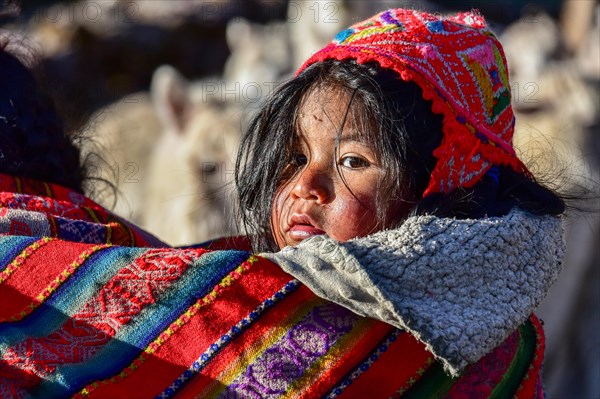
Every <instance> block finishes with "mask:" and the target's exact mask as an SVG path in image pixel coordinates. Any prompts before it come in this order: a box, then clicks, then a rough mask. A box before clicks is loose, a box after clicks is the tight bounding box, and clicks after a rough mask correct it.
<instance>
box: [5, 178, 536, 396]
mask: <svg viewBox="0 0 600 399" xmlns="http://www.w3.org/2000/svg"><path fill="white" fill-rule="evenodd" d="M543 348H544V345H543V334H542V331H541V327H540V325H539V323H538V321H537V319H535V317H532V318H531V319H530V320H529V321H528V322H527V323H526V324H524V325H523V326H522V327H521V328H519V329H518V330H517V331H515V332H514V333H513V334H512V335H511V336H510V337H509V338H508V339H507V340H506V341H505V342H504V343H503V344H502V345H500V346H499V347H498V348H496V349H495V350H494V351H493V352H491V353H489V354H488V355H487V356H485V357H484V358H483V359H481V360H480V361H479V362H478V363H476V364H473V365H471V366H469V367H468V368H467V369H466V371H465V372H464V374H463V375H462V376H461V377H459V378H450V377H449V376H447V375H446V374H445V373H444V372H443V369H442V367H441V365H440V364H439V363H438V362H437V361H436V360H435V359H434V358H433V356H432V355H431V354H430V353H429V352H427V350H426V349H425V347H424V345H423V344H421V343H420V342H418V341H417V340H416V339H415V338H414V337H413V336H412V335H410V334H408V333H406V332H403V331H401V330H397V329H395V328H393V327H390V326H388V325H386V324H384V323H381V322H378V321H375V320H371V319H367V318H361V317H359V316H356V315H354V314H353V313H351V312H350V311H348V310H346V309H344V308H342V307H340V306H337V305H335V304H332V303H329V302H326V301H324V300H322V299H320V298H318V297H316V296H315V295H314V294H313V293H312V292H311V291H309V290H308V289H307V288H306V287H305V286H303V285H301V284H300V283H299V282H298V281H296V280H295V279H294V278H292V277H291V276H289V275H288V274H286V273H284V272H283V271H282V270H281V269H280V268H279V267H278V266H277V265H275V264H274V263H271V262H270V261H268V260H266V259H263V258H261V257H258V256H255V255H252V254H251V253H250V252H248V251H247V245H246V244H245V241H244V240H243V239H222V240H218V241H214V242H210V243H207V244H205V245H202V246H198V247H186V248H169V247H166V246H164V245H162V244H161V243H160V242H159V241H158V240H156V239H154V238H153V237H152V236H150V235H149V234H147V233H144V232H142V231H141V230H139V229H137V228H136V227H135V226H131V225H129V224H128V223H126V222H125V221H123V220H121V219H119V218H117V217H116V216H114V215H112V214H111V213H110V212H108V211H106V210H104V209H103V208H101V207H100V206H98V205H97V204H95V203H93V202H92V201H90V200H89V199H87V198H85V197H83V196H82V195H81V194H78V193H75V192H72V191H69V190H67V189H65V188H63V187H60V186H56V185H51V184H46V183H43V182H36V181H32V180H27V179H20V178H13V177H11V176H6V175H0V397H1V398H25V397H31V398H62V397H77V398H88V397H89V398H153V397H158V398H171V397H176V398H317V397H327V398H335V397H340V398H388V397H403V398H404V397H406V398H441V397H450V398H488V397H498V398H503V397H509V396H514V395H516V397H519V398H532V397H541V395H542V392H541V388H540V384H539V377H540V375H539V373H540V366H541V362H542V357H543Z"/></svg>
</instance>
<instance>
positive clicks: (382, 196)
mask: <svg viewBox="0 0 600 399" xmlns="http://www.w3.org/2000/svg"><path fill="white" fill-rule="evenodd" d="M316 87H319V88H323V87H324V88H327V89H329V88H331V89H341V90H346V91H347V92H348V93H349V94H350V98H351V100H350V102H349V103H348V104H346V105H345V106H346V107H347V109H350V107H355V109H356V110H358V112H359V113H361V114H362V117H360V118H359V119H360V120H361V123H362V124H364V125H365V126H364V127H363V129H361V131H362V132H363V133H364V134H365V139H366V140H367V142H368V143H369V144H370V145H371V146H372V147H373V149H374V150H375V152H376V153H377V154H378V156H379V161H380V162H381V165H382V166H383V169H384V170H385V171H386V176H385V178H384V186H382V187H381V192H380V193H378V194H379V195H378V196H377V198H376V200H377V201H376V203H377V204H378V206H377V209H376V211H377V215H378V217H379V218H380V221H381V220H383V217H384V215H385V214H386V211H387V206H388V205H389V204H390V203H391V200H392V199H400V200H402V201H403V202H409V203H412V204H413V206H412V210H411V211H410V214H411V215H422V214H431V215H437V216H443V217H456V218H480V217H484V216H501V215H504V214H506V213H507V212H508V211H509V210H510V209H511V208H512V207H514V206H520V207H522V208H524V209H527V210H530V211H533V212H536V213H542V214H546V213H548V214H560V213H562V212H563V211H564V204H563V202H562V200H561V199H560V198H559V197H558V196H557V195H556V194H554V193H553V192H552V191H550V190H548V189H546V188H544V187H543V186H541V185H539V184H538V183H536V182H535V181H532V180H530V179H529V178H527V177H525V176H522V175H519V174H517V173H515V172H513V171H512V170H511V169H510V168H506V167H498V166H495V167H493V168H492V170H491V171H490V172H488V173H487V174H486V175H485V176H484V177H483V178H482V179H481V180H480V181H479V182H478V183H477V184H476V185H475V186H473V187H472V188H468V189H465V188H459V189H456V190H454V191H453V192H452V193H450V194H433V195H429V196H427V197H426V198H422V195H423V192H424V191H425V189H426V187H427V185H428V184H429V179H430V175H431V171H432V170H433V168H434V166H435V164H436V161H437V160H436V159H435V157H434V156H433V150H434V149H435V148H437V147H438V146H439V145H440V143H441V140H442V123H443V117H442V116H441V115H438V114H434V113H433V111H432V110H431V103H430V102H428V101H426V100H424V99H423V97H422V91H421V89H420V87H419V86H418V85H417V84H415V83H412V82H405V81H403V80H401V79H400V78H399V77H398V75H397V74H396V73H395V72H394V71H391V70H387V69H382V68H380V67H379V65H378V64H376V63H368V64H357V63H356V62H354V61H337V60H327V61H324V62H319V63H315V64H313V65H311V66H309V67H308V68H306V69H305V70H303V71H302V73H300V74H299V75H298V76H296V77H295V78H292V79H290V80H288V81H287V82H285V83H283V84H281V85H280V86H279V87H278V88H277V89H276V90H275V91H274V92H273V93H272V94H271V96H270V97H269V98H268V99H267V101H266V104H265V105H264V106H263V108H262V109H261V110H260V111H259V113H258V114H257V115H256V116H255V117H254V119H253V120H252V122H251V124H250V127H249V129H248V130H247V131H246V132H245V134H244V136H243V137H242V140H241V143H240V148H239V151H238V157H237V162H236V171H235V184H236V188H237V191H238V195H239V204H240V206H239V212H240V215H239V219H240V220H241V223H242V225H243V226H242V227H243V228H244V229H245V230H246V232H247V234H248V235H249V237H250V239H251V242H252V245H253V249H254V250H256V251H275V250H277V245H276V243H275V241H274V238H273V236H272V231H271V212H272V206H273V198H274V196H275V193H276V191H277V189H278V188H279V187H280V186H281V185H282V184H283V183H285V182H286V181H287V180H288V179H290V178H291V177H292V176H291V175H290V174H289V173H287V172H286V171H287V170H288V169H289V168H288V166H289V165H290V164H291V163H293V162H294V159H293V157H294V144H295V142H296V135H297V132H296V130H297V129H296V127H297V120H298V110H299V108H300V106H301V104H302V100H303V99H304V98H305V97H306V96H307V95H308V94H309V93H310V92H311V90H313V89H315V88H316ZM342 179H343V176H342ZM407 193H409V195H407ZM394 222H395V224H396V225H399V224H400V223H402V220H397V221H394Z"/></svg>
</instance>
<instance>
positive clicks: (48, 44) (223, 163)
mask: <svg viewBox="0 0 600 399" xmlns="http://www.w3.org/2000/svg"><path fill="white" fill-rule="evenodd" d="M0 4H1V3H0ZM35 4H36V5H33V2H17V1H4V3H3V7H2V11H1V12H0V24H1V25H2V26H1V29H2V36H3V37H8V38H9V44H8V49H9V50H12V51H15V52H17V53H19V54H20V57H21V59H22V60H24V61H25V62H26V63H28V65H29V66H31V67H32V68H35V69H36V70H37V71H38V73H39V74H40V76H41V80H42V82H43V84H44V86H45V89H46V90H47V91H48V93H49V94H50V95H51V96H52V97H53V98H54V99H55V102H56V105H57V108H58V109H59V111H60V112H61V114H62V115H63V117H64V118H65V124H66V127H67V129H68V131H69V132H70V134H72V135H73V137H74V138H75V139H76V140H77V141H78V143H79V144H80V146H81V148H82V161H83V162H84V163H85V165H86V169H87V173H88V175H89V176H90V177H91V179H89V180H88V183H87V186H86V191H87V194H88V195H90V196H91V197H92V198H94V199H96V200H97V201H98V202H100V203H101V204H103V205H105V206H107V207H108V208H110V209H113V210H114V211H115V212H117V213H118V214H119V215H121V216H123V217H125V218H127V219H129V220H131V221H133V222H135V223H137V224H139V225H141V226H142V227H144V228H146V229H147V230H149V231H150V232H152V233H154V234H155V235H157V236H158V237H159V238H161V239H163V240H165V241H166V242H168V243H170V244H173V245H185V244H191V243H197V242H201V241H204V240H207V239H209V238H214V237H216V236H219V235H224V234H235V233H236V232H237V230H236V227H235V220H233V217H232V214H233V212H232V209H233V206H234V205H233V203H234V201H233V199H232V196H233V194H232V192H231V184H230V183H231V180H232V178H233V164H234V156H235V155H234V154H235V151H236V147H237V143H238V141H239V138H240V135H241V132H242V131H243V130H244V129H245V127H246V126H247V124H248V120H249V118H250V117H251V116H252V115H253V113H254V112H255V111H256V109H257V108H258V107H260V104H261V102H262V101H263V100H264V98H265V96H267V95H268V94H269V93H270V92H271V91H272V90H273V89H274V88H275V87H276V86H277V84H279V83H280V82H282V81H283V80H285V79H287V78H289V77H290V76H291V75H292V74H293V73H294V71H295V70H296V69H297V68H298V67H299V66H300V65H301V63H302V61H303V60H305V59H306V58H308V56H309V55H310V54H312V52H314V51H316V50H318V49H319V48H320V47H322V46H323V45H325V44H326V43H327V42H328V41H329V40H330V39H331V38H332V37H333V36H334V35H335V34H336V33H337V32H338V31H340V30H342V29H343V28H345V27H347V26H348V25H350V24H352V23H354V22H358V21H360V20H362V19H364V18H367V17H369V16H371V15H372V14H375V13H376V12H378V11H381V10H384V9H386V8H391V7H404V8H415V9H422V10H429V11H431V12H440V13H444V12H448V11H457V10H469V9H472V8H477V9H479V10H480V11H481V13H482V14H483V15H484V16H485V17H486V19H487V20H488V21H489V22H490V24H491V26H492V27H493V29H494V31H495V32H496V33H497V35H498V36H499V38H500V40H501V41H502V43H503V45H504V49H505V52H506V55H507V58H508V62H509V68H510V76H511V86H512V92H513V105H514V107H515V110H516V113H517V127H516V134H515V145H516V147H517V148H518V151H519V153H520V155H521V156H522V158H523V159H524V160H525V161H526V163H527V164H528V166H530V168H531V170H532V171H533V172H534V174H535V175H536V177H538V178H539V179H540V180H542V181H545V182H547V183H548V184H550V185H551V186H553V187H555V188H559V189H560V190H561V191H562V192H567V193H574V194H575V195H576V196H577V195H581V192H582V191H581V190H582V188H583V189H585V188H588V189H589V188H591V194H592V196H591V199H588V200H580V201H578V202H577V203H576V205H577V206H579V207H580V208H584V209H591V210H594V211H592V212H577V211H571V212H570V213H569V214H568V215H567V217H566V218H565V229H566V236H567V259H566V262H565V265H564V269H563V273H562V276H561V279H560V280H559V282H558V283H557V284H556V285H555V286H554V287H553V289H552V292H551V293H550V295H549V297H548V298H547V299H546V301H545V302H544V303H543V304H542V307H541V308H540V311H539V316H540V317H541V319H542V320H543V321H544V323H545V329H546V338H547V346H546V362H545V371H544V373H545V374H544V380H545V387H546V392H547V395H548V397H549V398H600V251H599V248H598V247H599V244H600V240H599V238H600V237H599V235H600V218H599V215H598V209H599V208H600V206H599V201H600V200H599V198H600V197H599V195H600V193H598V183H597V182H598V181H599V179H598V172H599V170H600V168H599V161H600V131H599V120H600V109H599V87H600V28H599V19H600V6H599V5H598V2H597V1H592V0H570V1H565V0H548V1H543V0H538V1H528V0H500V1H491V0H480V1H468V0H455V1H451V0H439V1H368V0H331V1H325V0H323V1H316V0H291V1H275V0H264V1H261V0H245V1H243V0H235V1H228V0H221V1H218V0H213V1H183V0H174V1H167V0H148V1H126V0H106V1H104V0H100V1H63V2H56V1H38V2H35ZM588 194H589V192H588ZM594 195H595V198H594ZM587 197H588V198H590V196H589V195H587Z"/></svg>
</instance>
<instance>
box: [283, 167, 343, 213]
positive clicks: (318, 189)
mask: <svg viewBox="0 0 600 399" xmlns="http://www.w3.org/2000/svg"><path fill="white" fill-rule="evenodd" d="M293 184H294V187H293V188H292V191H291V193H290V194H291V196H292V197H295V198H301V199H304V200H307V201H315V202H317V203H319V204H325V203H327V202H329V201H331V199H332V197H333V180H332V178H331V176H329V172H328V171H326V170H322V168H319V167H318V166H316V165H311V164H309V165H307V166H306V167H305V168H304V170H302V171H301V172H300V173H299V175H298V176H297V177H296V181H295V182H294V183H293Z"/></svg>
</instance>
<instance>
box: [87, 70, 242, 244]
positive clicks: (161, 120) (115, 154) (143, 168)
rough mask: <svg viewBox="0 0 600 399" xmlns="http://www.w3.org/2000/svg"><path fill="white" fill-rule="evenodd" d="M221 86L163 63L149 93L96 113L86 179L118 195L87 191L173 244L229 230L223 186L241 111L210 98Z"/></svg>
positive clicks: (232, 227)
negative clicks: (112, 187)
mask: <svg viewBox="0 0 600 399" xmlns="http://www.w3.org/2000/svg"><path fill="white" fill-rule="evenodd" d="M220 84H221V81H220V80H205V81H201V82H200V81H199V82H195V83H190V82H188V81H187V80H186V79H185V78H184V77H182V76H181V75H180V74H179V72H177V71H176V70H175V69H174V68H172V67H170V66H162V67H160V68H158V69H157V70H156V72H155V74H154V77H153V81H152V87H151V92H150V95H147V94H135V95H131V96H128V97H125V98H124V99H122V100H121V101H119V102H118V103H116V104H113V105H111V106H109V107H107V108H105V109H103V110H101V111H99V112H98V113H97V114H96V115H95V116H94V117H92V118H91V122H90V123H89V124H88V127H87V129H86V131H87V133H86V136H88V137H92V139H91V140H85V141H84V151H83V153H84V155H83V156H84V157H86V158H87V159H88V160H91V161H92V162H88V163H89V164H91V170H90V172H92V173H91V175H92V176H96V177H101V178H103V179H106V180H108V181H109V182H112V183H113V184H114V185H115V186H116V188H117V191H116V192H113V191H111V190H110V187H106V186H103V185H102V184H100V182H98V181H93V180H92V182H91V183H92V185H89V187H87V193H88V194H89V195H90V196H91V197H92V198H93V199H94V200H96V201H98V202H99V203H100V204H102V205H104V206H106V207H109V208H113V209H114V211H115V213H117V214H118V215H120V216H122V217H124V218H127V219H129V220H131V221H133V222H134V223H136V224H138V225H140V226H141V227H143V228H144V229H146V230H148V231H149V232H151V233H153V234H155V235H156V236H157V237H158V238H160V239H162V240H164V241H165V242H167V243H169V244H172V245H186V244H192V243H198V242H201V241H204V240H207V239H210V238H215V237H218V236H222V235H227V234H231V233H233V232H235V231H236V230H235V222H234V220H233V209H234V208H233V200H232V198H231V190H229V189H228V187H229V184H228V183H229V182H230V181H231V180H232V177H233V167H234V162H235V151H236V148H237V140H238V138H239V136H240V134H241V129H242V111H243V108H242V106H241V105H240V104H238V103H235V102H227V101H223V99H222V98H221V96H220V95H216V94H215V93H214V91H213V88H214V87H219V86H220ZM86 141H87V143H86ZM98 187H102V189H99V188H98Z"/></svg>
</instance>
